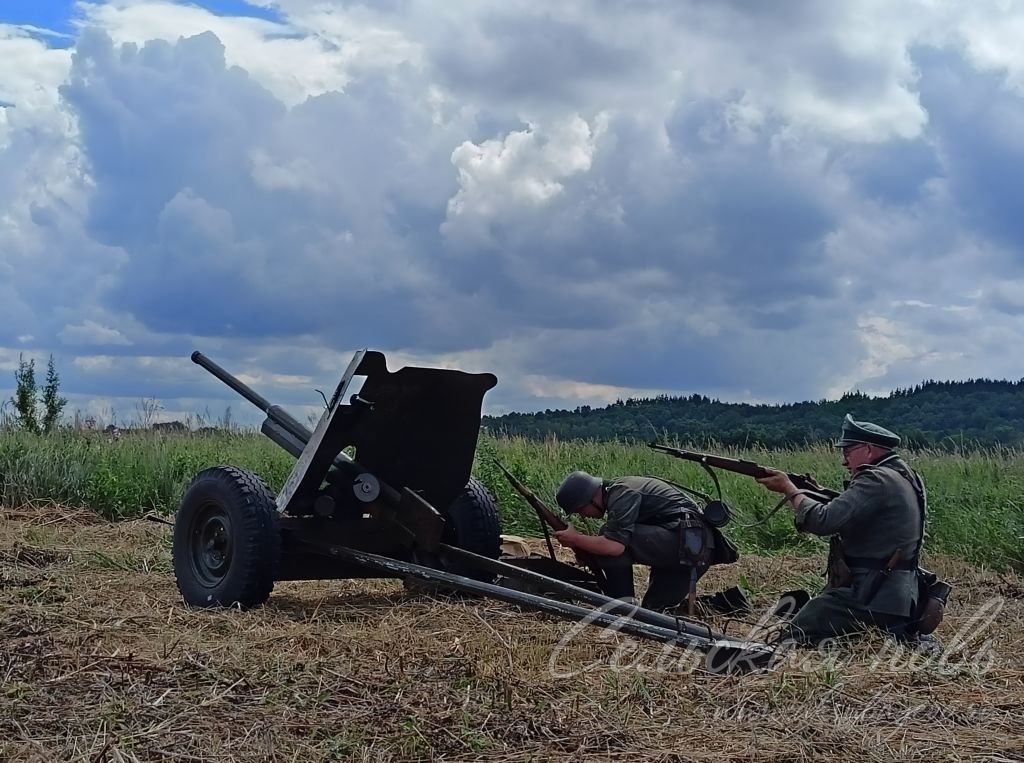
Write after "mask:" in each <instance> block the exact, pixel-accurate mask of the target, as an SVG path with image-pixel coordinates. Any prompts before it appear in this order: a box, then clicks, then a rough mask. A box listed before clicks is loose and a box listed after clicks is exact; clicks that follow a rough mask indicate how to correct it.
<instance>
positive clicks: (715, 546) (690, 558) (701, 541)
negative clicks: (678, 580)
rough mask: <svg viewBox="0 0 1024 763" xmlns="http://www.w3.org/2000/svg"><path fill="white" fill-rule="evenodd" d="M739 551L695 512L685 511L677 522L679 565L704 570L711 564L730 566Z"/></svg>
mask: <svg viewBox="0 0 1024 763" xmlns="http://www.w3.org/2000/svg"><path fill="white" fill-rule="evenodd" d="M739 558H740V553H739V550H738V549H737V548H736V546H735V545H734V544H733V543H732V542H731V541H730V540H729V539H728V538H726V537H725V536H724V535H723V534H722V532H721V531H720V530H719V529H718V528H717V527H714V526H712V525H710V524H708V523H707V521H706V520H705V519H704V517H702V516H701V514H700V513H699V512H697V511H686V512H684V513H683V515H682V517H680V520H679V563H680V564H682V565H686V566H687V567H700V568H706V567H710V566H711V565H713V564H732V563H733V562H735V561H736V560H737V559H739Z"/></svg>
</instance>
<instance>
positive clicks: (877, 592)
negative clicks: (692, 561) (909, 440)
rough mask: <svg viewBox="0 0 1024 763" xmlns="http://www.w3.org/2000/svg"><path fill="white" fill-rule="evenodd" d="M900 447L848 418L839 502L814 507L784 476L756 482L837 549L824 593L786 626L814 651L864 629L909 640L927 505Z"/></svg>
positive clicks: (799, 524)
mask: <svg viewBox="0 0 1024 763" xmlns="http://www.w3.org/2000/svg"><path fill="white" fill-rule="evenodd" d="M899 444H900V438H899V435H897V434H895V433H894V432H890V431H889V430H888V429H884V428H882V427H880V426H878V425H876V424H871V423H869V422H866V421H854V420H853V417H852V416H850V415H849V414H847V415H846V419H845V420H844V421H843V428H842V437H841V438H840V440H839V441H838V442H837V443H836V447H838V448H841V449H842V454H843V466H845V467H846V469H847V470H848V471H849V472H850V481H849V483H847V487H846V489H845V490H844V491H843V492H842V493H841V494H840V495H839V496H838V497H837V498H834V499H833V500H831V501H829V503H828V504H822V503H819V502H817V501H815V500H812V499H811V498H809V497H807V496H805V495H803V494H801V493H800V491H799V490H798V489H797V488H796V486H795V485H793V483H792V481H791V480H790V479H789V477H787V476H786V475H785V474H783V473H782V472H774V473H773V474H771V475H770V476H768V477H764V478H762V479H759V480H758V482H760V483H761V484H762V485H764V486H765V487H766V488H768V489H769V490H772V491H774V492H776V493H782V494H783V495H784V496H785V497H786V498H787V499H788V501H789V503H790V504H791V505H792V507H793V510H794V522H795V524H796V528H797V529H798V530H800V531H802V532H807V533H812V534H814V535H821V536H833V537H834V538H838V542H839V544H840V548H838V549H833V550H832V552H831V553H830V554H829V570H828V585H827V586H826V588H825V590H824V592H823V593H822V594H821V595H820V596H816V597H815V598H813V599H811V600H810V601H809V602H808V603H807V604H806V605H804V607H803V608H802V609H801V610H800V611H799V612H798V613H797V614H796V616H795V617H794V619H793V621H792V623H791V628H792V637H793V638H794V640H796V641H797V642H800V643H805V644H817V643H819V642H821V641H822V640H824V639H827V638H831V637H834V636H843V635H846V634H850V633H856V632H859V631H862V630H864V629H865V627H867V626H874V627H877V628H881V629H883V630H885V631H888V632H889V633H891V634H893V635H894V636H896V637H898V638H902V637H905V636H909V635H912V634H911V633H910V631H911V630H912V624H913V622H914V612H915V609H916V607H917V598H918V583H917V565H918V558H919V557H920V555H921V546H922V544H923V541H924V523H925V517H926V514H927V502H926V495H925V489H924V483H923V482H921V478H920V477H918V476H917V474H915V473H914V472H913V471H912V470H911V469H910V467H908V466H907V465H906V463H904V462H903V460H902V459H901V458H900V457H899V455H897V454H896V453H895V452H894V451H893V449H894V448H896V447H897V446H898V445H899Z"/></svg>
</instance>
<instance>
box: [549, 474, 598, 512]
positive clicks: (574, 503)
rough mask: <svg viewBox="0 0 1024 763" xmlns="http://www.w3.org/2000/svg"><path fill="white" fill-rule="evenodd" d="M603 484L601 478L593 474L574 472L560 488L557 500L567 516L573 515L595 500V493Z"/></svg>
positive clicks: (563, 481) (556, 494)
mask: <svg viewBox="0 0 1024 763" xmlns="http://www.w3.org/2000/svg"><path fill="white" fill-rule="evenodd" d="M602 484H604V483H603V482H602V480H601V478H600V477H595V476H594V475H593V474H587V472H573V473H572V474H570V475H569V476H568V477H566V478H565V479H564V480H562V484H561V485H559V486H558V492H557V493H555V500H556V501H558V505H559V506H561V507H562V510H563V511H564V512H565V513H566V514H572V513H573V512H576V511H579V510H580V509H582V508H583V507H584V506H586V505H587V504H588V503H590V502H591V501H592V500H594V493H596V492H597V489H598V488H599V487H601V485H602Z"/></svg>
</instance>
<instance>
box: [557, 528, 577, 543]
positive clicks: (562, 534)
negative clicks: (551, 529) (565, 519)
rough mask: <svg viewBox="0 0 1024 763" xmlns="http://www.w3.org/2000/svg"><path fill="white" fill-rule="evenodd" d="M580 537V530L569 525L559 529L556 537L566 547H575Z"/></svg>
mask: <svg viewBox="0 0 1024 763" xmlns="http://www.w3.org/2000/svg"><path fill="white" fill-rule="evenodd" d="M579 537H580V533H579V531H578V530H577V529H576V528H575V527H572V526H570V527H567V528H566V529H564V530H558V531H557V532H555V538H557V539H558V542H559V543H561V544H562V545H563V546H565V547H566V548H575V547H576V539H577V538H579Z"/></svg>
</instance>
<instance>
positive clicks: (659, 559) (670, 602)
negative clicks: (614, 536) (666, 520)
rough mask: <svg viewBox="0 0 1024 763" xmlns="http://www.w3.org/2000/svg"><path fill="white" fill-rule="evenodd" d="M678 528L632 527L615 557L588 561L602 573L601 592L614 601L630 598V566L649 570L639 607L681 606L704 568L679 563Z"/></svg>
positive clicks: (632, 592) (665, 608) (631, 583)
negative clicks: (626, 542)
mask: <svg viewBox="0 0 1024 763" xmlns="http://www.w3.org/2000/svg"><path fill="white" fill-rule="evenodd" d="M679 543H680V538H679V528H678V527H676V528H667V527H662V526H660V525H636V526H635V527H634V528H633V535H632V537H631V538H630V542H629V544H628V545H627V546H626V550H625V551H624V552H623V553H622V554H620V555H619V556H597V555H592V556H590V557H589V559H588V561H589V562H591V563H593V564H595V565H596V566H598V567H600V568H601V569H602V570H604V573H605V578H606V579H605V583H604V586H603V587H604V593H605V595H606V596H611V597H612V598H614V599H626V598H633V597H634V596H635V595H636V589H635V586H634V583H633V565H634V564H642V565H645V566H647V567H650V568H651V574H650V579H649V581H648V584H647V591H646V592H645V593H644V597H643V601H642V602H641V605H642V606H643V607H645V608H646V609H654V610H658V611H663V610H671V609H675V608H676V607H678V606H679V605H680V604H682V602H683V600H684V599H685V598H686V595H687V593H689V591H690V586H691V585H696V582H697V580H698V579H699V578H700V576H701V575H703V574H704V571H705V570H706V568H703V567H691V566H690V565H687V564H683V563H681V560H680V555H679V550H680V549H679Z"/></svg>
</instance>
